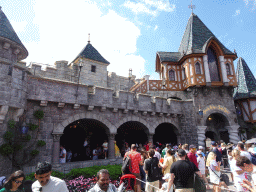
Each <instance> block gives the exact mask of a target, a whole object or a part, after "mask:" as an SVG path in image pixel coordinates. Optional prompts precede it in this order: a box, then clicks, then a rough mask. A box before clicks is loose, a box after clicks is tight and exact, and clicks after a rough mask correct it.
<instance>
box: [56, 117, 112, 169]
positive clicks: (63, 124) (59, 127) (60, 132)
mask: <svg viewBox="0 0 256 192" xmlns="http://www.w3.org/2000/svg"><path fill="white" fill-rule="evenodd" d="M81 119H92V120H96V121H99V122H101V123H102V124H104V125H105V126H106V127H107V128H108V129H109V131H108V143H109V156H108V157H109V158H110V159H113V158H115V148H114V147H115V146H114V139H115V134H116V131H117V128H116V126H115V125H113V124H112V123H111V122H109V121H108V120H107V119H106V118H104V117H103V116H100V115H99V114H95V113H90V112H87V113H79V114H75V115H73V116H70V117H69V118H68V119H66V120H64V121H62V122H60V123H58V124H57V125H55V126H54V128H53V133H52V135H53V160H52V161H53V163H54V164H58V163H59V149H60V137H61V135H63V133H64V129H65V127H67V126H68V125H69V124H72V123H73V122H75V121H77V120H81Z"/></svg>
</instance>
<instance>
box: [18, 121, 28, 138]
mask: <svg viewBox="0 0 256 192" xmlns="http://www.w3.org/2000/svg"><path fill="white" fill-rule="evenodd" d="M28 128H29V127H28V126H27V125H26V123H25V122H24V123H23V124H22V126H21V127H20V134H22V135H26V134H27V133H28Z"/></svg>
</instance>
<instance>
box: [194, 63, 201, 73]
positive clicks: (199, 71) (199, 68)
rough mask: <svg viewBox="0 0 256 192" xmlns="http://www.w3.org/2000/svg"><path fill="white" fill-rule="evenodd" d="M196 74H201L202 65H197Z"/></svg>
mask: <svg viewBox="0 0 256 192" xmlns="http://www.w3.org/2000/svg"><path fill="white" fill-rule="evenodd" d="M195 69H196V74H201V66H200V63H196V64H195Z"/></svg>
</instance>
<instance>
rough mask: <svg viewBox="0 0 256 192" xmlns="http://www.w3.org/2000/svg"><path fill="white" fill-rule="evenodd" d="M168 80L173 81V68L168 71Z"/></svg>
mask: <svg viewBox="0 0 256 192" xmlns="http://www.w3.org/2000/svg"><path fill="white" fill-rule="evenodd" d="M169 80H170V81H175V72H174V71H173V70H170V71H169Z"/></svg>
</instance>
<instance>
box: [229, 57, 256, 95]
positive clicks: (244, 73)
mask: <svg viewBox="0 0 256 192" xmlns="http://www.w3.org/2000/svg"><path fill="white" fill-rule="evenodd" d="M236 76H237V84H238V86H237V87H236V88H235V89H234V95H233V96H234V99H235V100H237V99H245V98H250V97H256V79H255V77H254V75H253V74H252V72H251V70H250V68H249V67H248V65H247V64H246V62H245V60H244V59H243V58H241V57H239V59H238V62H237V71H236Z"/></svg>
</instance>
